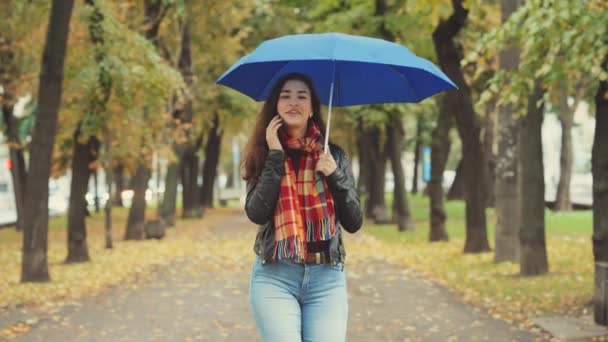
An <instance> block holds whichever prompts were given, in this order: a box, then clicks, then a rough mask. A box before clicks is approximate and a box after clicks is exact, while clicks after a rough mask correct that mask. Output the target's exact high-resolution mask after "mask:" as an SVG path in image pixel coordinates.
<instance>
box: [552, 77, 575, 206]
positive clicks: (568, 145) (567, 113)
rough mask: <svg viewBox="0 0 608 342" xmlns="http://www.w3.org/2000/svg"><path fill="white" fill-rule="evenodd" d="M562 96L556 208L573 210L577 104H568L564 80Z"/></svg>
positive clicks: (560, 102) (560, 100)
mask: <svg viewBox="0 0 608 342" xmlns="http://www.w3.org/2000/svg"><path fill="white" fill-rule="evenodd" d="M562 82H563V88H562V89H561V92H560V93H561V94H560V95H561V96H560V97H559V99H558V100H557V108H558V111H559V122H560V126H561V128H562V138H561V142H562V143H561V147H560V150H561V152H560V156H559V182H558V183H557V194H556V195H555V210H557V211H568V210H572V201H571V200H570V181H571V180H572V163H573V161H574V155H573V150H572V127H573V126H574V110H575V109H576V106H575V105H573V106H570V105H569V104H568V95H569V94H568V86H567V83H566V80H563V81H562Z"/></svg>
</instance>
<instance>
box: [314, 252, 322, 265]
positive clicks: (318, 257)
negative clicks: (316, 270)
mask: <svg viewBox="0 0 608 342" xmlns="http://www.w3.org/2000/svg"><path fill="white" fill-rule="evenodd" d="M315 263H316V264H320V263H321V253H315Z"/></svg>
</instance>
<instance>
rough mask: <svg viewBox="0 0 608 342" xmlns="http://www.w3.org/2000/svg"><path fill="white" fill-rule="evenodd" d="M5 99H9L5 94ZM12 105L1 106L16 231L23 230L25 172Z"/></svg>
mask: <svg viewBox="0 0 608 342" xmlns="http://www.w3.org/2000/svg"><path fill="white" fill-rule="evenodd" d="M5 91H6V90H5ZM4 97H5V98H10V96H7V94H5V96H4ZM13 109H14V105H12V104H4V105H2V112H3V114H4V125H5V127H6V132H7V140H8V141H7V142H8V147H9V157H10V162H11V170H10V171H11V178H12V180H13V192H14V194H15V206H16V207H17V225H16V228H17V230H22V229H23V215H24V200H25V183H26V180H27V173H26V170H25V158H24V157H23V149H22V147H21V142H20V141H19V132H18V127H17V122H16V120H15V117H14V116H13Z"/></svg>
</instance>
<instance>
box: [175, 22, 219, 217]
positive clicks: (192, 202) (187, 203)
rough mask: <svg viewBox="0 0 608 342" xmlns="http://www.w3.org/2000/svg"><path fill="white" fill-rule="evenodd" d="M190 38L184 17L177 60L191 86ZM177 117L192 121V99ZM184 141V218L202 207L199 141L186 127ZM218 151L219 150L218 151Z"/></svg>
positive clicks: (182, 178) (200, 214) (181, 167)
mask: <svg viewBox="0 0 608 342" xmlns="http://www.w3.org/2000/svg"><path fill="white" fill-rule="evenodd" d="M191 41H192V38H191V36H190V22H189V20H188V19H186V22H185V23H184V25H183V27H182V39H181V48H180V54H179V60H178V67H179V70H180V72H181V74H182V76H183V77H184V80H185V81H186V84H187V85H188V87H190V88H191V87H192V49H191V47H190V46H191ZM179 114H180V116H179V119H180V121H181V122H182V124H189V123H191V122H192V115H193V113H192V100H191V99H188V100H187V102H186V105H185V108H184V110H183V111H182V112H181V113H179ZM185 134H186V138H187V139H188V142H186V143H185V144H184V145H183V146H180V147H178V149H179V150H180V151H183V153H181V159H180V165H179V166H180V174H181V181H182V189H183V192H182V194H183V196H182V200H183V211H182V216H183V217H184V218H190V217H202V215H203V212H202V207H201V203H200V189H199V186H198V182H197V178H198V165H199V158H198V155H197V152H198V150H199V148H200V145H201V142H197V143H196V144H193V143H192V142H191V141H190V137H191V134H190V129H189V128H186V132H185ZM218 153H219V152H218Z"/></svg>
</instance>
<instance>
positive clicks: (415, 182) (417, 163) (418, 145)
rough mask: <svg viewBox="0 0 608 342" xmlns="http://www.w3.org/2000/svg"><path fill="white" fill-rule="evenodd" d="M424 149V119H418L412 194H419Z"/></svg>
mask: <svg viewBox="0 0 608 342" xmlns="http://www.w3.org/2000/svg"><path fill="white" fill-rule="evenodd" d="M421 149H422V118H421V117H418V119H417V120H416V147H415V148H414V177H413V179H412V193H413V194H417V193H418V181H419V178H420V175H419V174H418V169H419V168H420V150H421Z"/></svg>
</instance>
